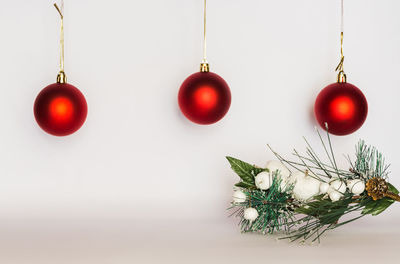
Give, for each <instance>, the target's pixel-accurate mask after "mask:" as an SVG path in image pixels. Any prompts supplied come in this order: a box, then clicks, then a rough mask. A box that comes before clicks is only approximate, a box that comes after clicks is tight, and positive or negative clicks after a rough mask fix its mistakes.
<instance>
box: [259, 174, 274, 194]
mask: <svg viewBox="0 0 400 264" xmlns="http://www.w3.org/2000/svg"><path fill="white" fill-rule="evenodd" d="M255 183H256V186H257V188H258V189H260V190H268V189H269V187H271V185H272V179H271V176H270V174H269V173H268V172H266V171H263V172H261V173H259V174H258V175H257V176H256V178H255Z"/></svg>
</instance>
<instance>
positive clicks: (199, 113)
mask: <svg viewBox="0 0 400 264" xmlns="http://www.w3.org/2000/svg"><path fill="white" fill-rule="evenodd" d="M206 10H207V1H206V0H204V49H203V52H204V54H203V61H202V63H201V64H200V72H197V73H194V74H192V75H190V76H189V77H188V78H187V79H186V80H185V81H184V82H183V84H182V85H181V87H180V89H179V94H178V103H179V107H180V109H181V111H182V113H183V114H184V115H185V116H186V118H187V119H189V120H190V121H192V122H194V123H197V124H201V125H210V124H213V123H216V122H218V121H219V120H221V119H222V118H223V117H224V116H225V115H226V114H227V113H228V111H229V108H230V105H231V91H230V89H229V86H228V84H227V83H226V81H225V80H224V79H223V78H222V77H220V76H219V75H217V74H215V73H212V72H210V65H209V64H208V61H207V34H206V33H207V27H206V25H207V23H206V21H207V20H206V18H207V16H206V14H207V13H206Z"/></svg>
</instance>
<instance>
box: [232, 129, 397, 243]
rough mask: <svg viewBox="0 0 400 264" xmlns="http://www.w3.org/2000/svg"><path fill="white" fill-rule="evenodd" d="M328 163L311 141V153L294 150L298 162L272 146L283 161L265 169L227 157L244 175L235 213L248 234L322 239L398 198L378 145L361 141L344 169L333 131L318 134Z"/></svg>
mask: <svg viewBox="0 0 400 264" xmlns="http://www.w3.org/2000/svg"><path fill="white" fill-rule="evenodd" d="M318 136H319V138H320V140H321V143H322V147H323V149H324V152H325V153H324V155H326V157H327V160H328V162H323V161H322V158H321V157H320V155H318V154H317V153H316V152H315V151H314V149H313V148H312V147H311V145H310V144H309V143H308V141H307V140H305V142H306V146H307V148H306V153H305V155H302V154H300V153H299V152H297V151H296V150H294V155H295V156H296V158H297V161H290V160H286V159H284V158H283V157H282V156H280V155H279V154H278V153H276V152H275V151H273V150H272V148H271V147H270V146H268V147H269V148H270V149H271V151H272V152H273V153H274V155H275V156H276V157H277V159H278V160H279V162H278V161H270V162H268V163H267V165H266V167H265V168H259V167H257V166H253V165H251V164H249V163H246V162H243V161H241V160H238V159H235V158H232V157H227V159H228V161H229V163H230V164H231V167H232V170H233V171H234V172H235V173H236V174H237V175H238V176H239V177H240V181H239V182H238V183H237V184H236V185H235V192H234V195H233V202H232V206H231V207H230V209H231V210H233V213H232V215H235V216H237V217H239V218H240V223H239V224H240V227H241V230H242V231H243V232H258V233H262V234H273V233H274V232H275V231H283V232H284V233H285V235H284V236H283V238H287V239H290V240H292V241H295V240H302V241H306V240H311V241H312V242H314V241H317V240H318V241H319V240H320V237H321V235H322V234H324V233H325V232H326V231H328V230H332V229H335V228H338V227H340V226H342V225H344V224H347V223H350V222H352V221H355V220H357V219H359V218H361V217H364V216H366V215H373V216H375V215H378V214H380V213H382V212H383V211H385V210H386V209H387V208H388V207H389V206H390V205H392V204H393V203H394V202H395V201H400V196H399V195H398V194H399V191H398V190H397V189H396V188H395V187H394V186H393V185H391V184H390V183H389V182H388V174H389V171H388V168H389V166H388V165H385V160H384V158H383V155H382V154H381V153H380V152H378V151H377V150H376V148H374V147H371V146H368V145H366V144H365V142H364V141H362V140H361V141H360V142H359V143H358V144H357V146H356V160H355V162H351V158H350V157H349V156H347V159H348V161H349V163H350V169H349V170H343V169H340V168H338V166H337V163H336V158H335V155H334V151H333V148H332V144H331V140H330V137H329V133H327V142H325V141H324V140H323V138H322V136H321V134H320V133H319V132H318Z"/></svg>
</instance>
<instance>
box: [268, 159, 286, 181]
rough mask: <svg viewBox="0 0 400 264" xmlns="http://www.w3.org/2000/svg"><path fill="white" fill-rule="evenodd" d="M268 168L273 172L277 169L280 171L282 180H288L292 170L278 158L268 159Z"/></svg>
mask: <svg viewBox="0 0 400 264" xmlns="http://www.w3.org/2000/svg"><path fill="white" fill-rule="evenodd" d="M266 168H267V169H268V170H269V172H270V173H271V174H272V173H273V172H275V171H279V175H280V177H281V179H282V181H286V180H287V179H288V178H289V176H290V171H289V170H288V169H287V168H286V167H285V165H283V164H282V162H279V161H277V160H270V161H268V162H267V165H266Z"/></svg>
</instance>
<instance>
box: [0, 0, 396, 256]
mask: <svg viewBox="0 0 400 264" xmlns="http://www.w3.org/2000/svg"><path fill="white" fill-rule="evenodd" d="M208 2H209V3H208V57H209V61H210V65H211V69H212V71H213V72H216V73H218V74H219V75H221V76H222V77H223V78H224V79H225V80H226V81H227V82H228V83H229V85H230V87H231V91H232V99H233V100H232V106H231V109H230V111H229V113H228V115H227V116H226V117H225V118H224V119H223V120H222V121H221V122H219V123H217V124H215V125H212V126H198V125H195V124H192V123H190V122H189V121H187V120H186V119H185V118H184V117H183V115H182V114H181V113H180V111H179V108H178V105H177V92H178V89H179V86H180V84H181V83H182V82H183V80H184V79H185V78H186V77H187V76H188V75H190V74H191V73H193V72H195V71H197V70H198V68H199V63H200V61H201V58H202V11H203V9H202V8H203V6H202V5H203V3H202V1H201V0H168V1H166V0H147V1H138V0H130V1H128V0H113V1H104V0H103V1H98V0H97V1H95V0H80V1H78V0H66V1H65V39H66V40H65V41H66V42H65V46H66V53H65V54H66V73H67V76H68V80H69V82H70V83H71V84H73V85H75V86H77V87H78V88H79V89H80V90H81V91H82V92H83V94H84V95H85V96H86V99H87V101H88V106H89V114H88V119H87V122H86V123H85V125H84V126H83V128H82V129H81V130H80V131H78V132H77V133H76V134H74V135H72V136H69V137H65V138H57V137H52V136H49V135H47V134H45V133H44V132H43V131H42V130H41V129H40V128H39V127H38V126H37V124H36V123H35V120H34V117H33V111H32V109H33V102H34V100H35V97H36V95H37V94H38V93H39V92H40V90H41V89H42V88H44V87H45V86H47V85H48V84H50V83H53V82H54V81H55V78H56V75H57V72H58V59H59V53H58V48H59V46H58V41H59V22H60V21H59V16H58V14H57V12H56V10H55V9H54V7H52V2H51V1H47V0H35V1H32V0H29V1H28V0H21V1H12V0H0V34H1V41H0V82H1V88H2V95H1V96H0V112H1V130H0V179H1V181H0V221H1V222H0V231H1V232H2V234H1V235H0V237H1V238H0V251H1V252H0V253H1V255H0V260H2V261H1V262H2V263H9V264H11V263H12V264H14V263H29V264H32V263H85V264H88V263H97V264H98V263H134V261H135V260H136V261H137V260H139V259H141V261H142V263H143V262H145V261H146V262H150V260H153V261H154V262H156V261H157V260H160V259H163V260H164V262H168V260H171V261H174V262H175V263H177V262H179V261H180V260H181V261H182V262H188V260H187V259H186V257H189V256H194V255H196V254H198V256H197V258H194V259H193V258H192V259H191V261H189V262H195V260H197V261H199V263H201V262H203V263H204V261H205V260H210V259H211V258H213V259H214V260H216V259H218V262H219V263H221V262H223V260H226V261H227V260H229V261H232V260H239V259H240V258H242V257H243V258H246V259H248V260H249V259H251V258H253V259H257V258H262V257H263V256H265V255H266V254H271V258H273V257H278V256H279V258H284V257H285V258H286V256H282V254H284V253H281V252H285V251H286V252H289V250H293V252H297V253H296V254H299V255H297V256H302V254H304V255H306V254H311V253H313V254H316V252H317V250H316V249H315V248H313V247H311V248H301V247H300V248H299V247H297V246H289V245H287V244H284V245H283V246H282V244H276V243H275V241H274V240H273V239H268V238H264V237H260V236H246V235H241V234H239V231H238V227H237V226H236V224H235V223H236V221H235V220H234V219H230V218H227V216H228V212H226V208H227V207H228V206H229V202H230V198H231V194H232V186H233V184H234V183H235V182H237V181H238V178H237V176H235V175H234V173H233V172H231V171H230V168H229V164H228V162H227V161H226V160H225V158H224V156H226V155H231V156H235V157H238V158H240V159H243V160H246V161H248V162H251V163H255V164H258V165H260V166H262V165H264V164H265V163H266V161H267V160H269V159H271V158H273V157H272V154H271V153H270V152H269V151H268V150H267V147H266V144H267V143H270V144H271V145H272V146H273V147H274V149H275V150H276V151H278V152H279V153H281V154H282V155H285V156H290V155H291V152H292V149H293V148H294V147H295V148H297V149H298V150H300V151H303V150H304V143H303V140H302V136H305V137H307V139H309V141H310V142H312V143H313V145H315V146H316V147H317V149H319V148H318V147H319V145H318V144H319V143H318V139H317V135H316V133H315V130H314V126H316V122H315V121H314V117H313V112H312V107H313V103H314V100H315V97H316V96H317V94H318V92H319V91H320V90H321V89H322V88H323V87H325V86H326V85H328V84H330V83H332V82H334V81H335V77H336V74H335V72H334V68H335V67H336V65H337V63H338V62H339V40H340V32H339V31H340V1H339V0H281V1H272V0H209V1H208ZM399 12H400V2H399V1H396V0H379V1H378V0H348V1H345V46H344V47H345V56H346V61H345V70H346V73H347V76H348V81H349V82H351V83H353V84H355V85H356V86H358V87H359V88H360V89H361V90H362V91H363V92H364V94H365V95H366V97H367V99H368V103H369V115H368V119H367V121H366V123H365V124H364V126H363V127H362V128H361V129H360V130H359V131H357V132H356V133H354V134H353V135H350V136H346V137H333V143H334V148H335V151H336V153H337V157H338V159H339V163H340V165H341V166H342V167H343V168H346V167H348V164H347V162H346V161H345V160H344V158H342V157H343V156H342V154H351V155H353V153H354V145H355V144H356V143H357V141H358V139H359V138H363V139H365V140H366V141H367V142H368V143H369V144H373V145H375V146H377V147H378V148H379V149H380V150H381V151H382V152H383V153H384V154H385V156H386V158H387V161H388V162H389V163H392V167H391V171H392V173H391V178H390V180H391V182H392V183H393V184H394V185H397V186H400V161H399V158H400V155H399V152H398V150H399V147H400V143H399V141H398V134H399V132H398V129H399V125H398V116H399V115H400V107H399V103H398V100H399V95H400V90H399V83H400V74H399V67H400V48H399V47H400V33H399V32H400V18H399ZM399 218H400V206H399V205H398V204H396V205H394V206H392V207H391V208H390V209H389V210H388V211H387V212H385V213H384V214H382V215H381V216H380V217H375V218H374V217H368V218H365V219H363V220H360V221H359V222H357V223H352V224H350V227H345V228H344V229H342V231H338V232H337V233H335V234H332V235H331V236H329V235H328V236H327V237H326V238H325V241H326V242H325V243H326V244H323V245H322V246H320V247H324V248H322V249H321V248H320V249H319V252H320V253H319V255H317V256H318V257H319V258H322V259H325V258H326V259H327V260H329V259H332V258H328V257H327V256H328V254H332V253H329V252H331V249H332V248H334V249H335V250H337V251H339V252H340V250H342V252H341V255H342V256H343V257H346V258H347V259H351V260H352V261H353V262H355V263H357V257H356V255H358V254H359V253H360V250H361V249H362V250H363V251H364V250H365V248H363V247H362V246H363V245H365V246H372V245H375V246H377V247H381V249H380V250H381V252H382V253H384V254H382V255H386V257H384V258H383V259H382V256H380V258H378V256H376V260H379V261H382V260H389V259H390V258H392V257H391V256H390V255H388V254H389V253H390V252H393V251H394V250H395V247H396V246H395V245H392V246H391V244H390V243H389V242H387V241H388V240H390V239H391V238H392V239H394V238H395V237H396V236H397V235H399V228H398V220H399ZM383 225H384V226H385V228H386V229H385V230H386V233H385V232H384V231H382V230H381V228H382V226H383ZM357 228H358V229H357ZM357 230H358V231H357ZM351 232H354V234H352V233H351ZM357 232H358V233H357ZM172 237H176V238H175V239H173V238H172ZM211 241H213V242H211ZM216 241H217V242H216ZM224 241H229V242H227V243H225V242H224ZM360 241H362V242H360ZM385 241H386V242H385ZM203 242H204V243H203ZM174 243H175V244H174ZM357 243H364V244H361V246H360V245H359V244H358V245H359V247H360V248H352V245H354V244H357ZM396 243H397V242H396ZM174 245H175V246H174ZM279 245H280V246H279ZM182 247H185V248H186V250H183V249H182ZM271 248H274V250H273V251H271ZM321 250H322V251H321ZM353 250H354V251H356V250H357V254H356V253H352V252H353ZM182 251H185V252H186V253H185V252H182ZM139 252H141V254H139ZM143 252H144V253H143ZM147 252H148V254H147ZM157 252H158V253H159V254H154V253H157ZM163 252H164V253H165V254H162V253H163ZM200 252H201V254H200ZM240 252H243V253H242V254H240ZM321 252H323V253H321ZM158 257H159V259H158ZM293 257H294V256H293ZM153 258H154V259H153ZM296 258H297V257H296ZM369 259H370V260H371V259H374V255H372V256H369ZM358 260H360V259H358ZM309 263H312V262H309ZM319 263H321V262H319Z"/></svg>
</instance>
